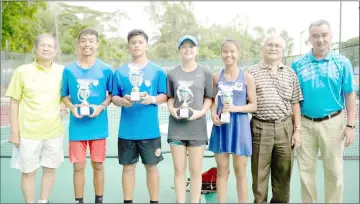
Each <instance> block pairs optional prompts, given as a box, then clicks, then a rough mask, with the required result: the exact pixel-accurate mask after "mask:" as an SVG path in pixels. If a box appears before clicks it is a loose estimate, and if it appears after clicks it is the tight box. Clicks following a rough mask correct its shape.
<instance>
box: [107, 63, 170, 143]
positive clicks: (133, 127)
mask: <svg viewBox="0 0 360 204" xmlns="http://www.w3.org/2000/svg"><path fill="white" fill-rule="evenodd" d="M141 71H142V73H143V82H142V84H141V85H140V87H139V88H140V92H146V93H147V94H148V95H150V96H157V95H159V94H166V74H165V72H164V71H163V70H162V68H161V67H159V66H158V65H156V64H154V63H153V62H151V61H149V62H148V64H147V65H146V67H144V68H143V69H142V70H141ZM132 88H133V86H132V85H131V83H130V80H129V66H128V64H125V65H123V66H121V67H120V68H118V69H116V71H115V72H114V77H113V92H112V95H113V96H115V95H117V96H120V97H123V96H125V95H130V94H131V89H132ZM158 137H160V129H159V117H158V106H157V105H156V104H149V105H143V104H140V103H134V104H133V105H132V106H131V107H122V108H121V119H120V126H119V138H122V139H128V140H144V139H153V138H158Z"/></svg>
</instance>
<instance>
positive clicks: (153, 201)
mask: <svg viewBox="0 0 360 204" xmlns="http://www.w3.org/2000/svg"><path fill="white" fill-rule="evenodd" d="M150 203H159V201H157V200H150Z"/></svg>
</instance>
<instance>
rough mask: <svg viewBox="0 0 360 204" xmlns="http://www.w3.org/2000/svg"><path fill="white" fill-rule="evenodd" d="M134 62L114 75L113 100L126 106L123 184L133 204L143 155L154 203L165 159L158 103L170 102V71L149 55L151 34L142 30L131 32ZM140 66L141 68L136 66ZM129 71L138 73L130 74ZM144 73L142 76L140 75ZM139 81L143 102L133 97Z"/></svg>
mask: <svg viewBox="0 0 360 204" xmlns="http://www.w3.org/2000/svg"><path fill="white" fill-rule="evenodd" d="M127 39H128V45H129V50H130V52H131V55H132V63H129V64H125V65H123V66H121V67H120V68H118V69H117V70H116V71H115V73H114V76H113V92H112V95H113V96H112V102H113V104H115V105H116V106H119V107H122V109H121V119H120V127H119V138H118V154H119V163H120V164H121V165H123V172H122V185H123V193H124V203H131V202H132V200H133V191H134V183H135V165H136V163H137V162H138V160H139V155H140V156H141V160H142V163H143V164H144V165H145V168H146V172H147V173H146V176H147V182H148V190H149V194H150V202H152V203H157V202H158V196H159V172H158V169H157V164H158V163H159V162H160V161H161V160H163V156H162V155H161V138H160V130H159V118H158V104H161V103H164V102H166V101H167V96H166V95H165V94H166V74H165V73H164V71H163V70H162V68H161V67H159V66H158V65H156V64H154V63H153V62H151V61H149V60H148V59H147V57H146V48H147V46H148V36H147V34H146V33H145V32H144V31H142V30H138V29H135V30H132V31H131V32H129V33H128V37H127ZM136 68H137V69H136ZM129 71H131V72H133V71H135V73H138V76H136V75H132V74H131V76H130V77H129ZM139 74H140V76H139ZM136 79H140V80H139V84H138V86H139V92H140V96H141V97H140V98H141V101H140V102H134V101H133V100H131V92H132V91H133V88H134V86H133V84H134V82H136V81H137V80H136Z"/></svg>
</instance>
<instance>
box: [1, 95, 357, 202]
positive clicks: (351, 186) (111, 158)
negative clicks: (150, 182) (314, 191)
mask: <svg viewBox="0 0 360 204" xmlns="http://www.w3.org/2000/svg"><path fill="white" fill-rule="evenodd" d="M358 105H359V104H358ZM358 108H359V107H358ZM8 114H9V107H8V100H7V99H4V98H1V151H0V158H1V191H0V193H1V194H0V198H1V199H0V202H1V203H23V202H24V199H23V195H22V191H21V187H20V185H21V180H20V178H21V173H20V171H18V170H15V169H11V168H10V157H11V153H12V146H11V145H10V144H9V143H8V142H7V139H8V137H9V135H10V126H9V125H10V124H9V116H8ZM168 115H169V113H168V111H167V108H166V106H160V107H159V118H160V127H161V132H162V149H163V153H164V161H162V162H161V163H160V164H159V171H160V196H159V197H160V198H159V202H163V203H175V191H174V189H172V188H171V187H173V164H172V158H171V154H169V153H168V152H169V150H170V147H169V145H168V144H167V143H166V135H167V122H168ZM108 116H109V132H110V134H109V138H108V139H107V159H106V161H105V164H104V165H105V193H104V202H105V203H122V202H123V197H122V185H121V171H122V167H121V166H120V165H119V164H118V161H117V132H118V127H119V120H120V109H119V108H117V107H114V106H110V107H109V108H108ZM358 118H359V117H358V115H357V123H356V124H359V123H358ZM207 119H208V131H210V130H211V126H212V122H211V119H210V115H209V113H208V115H207ZM64 127H65V130H66V131H65V137H64V148H65V149H64V150H65V156H66V158H65V161H64V163H63V164H62V165H61V167H60V168H59V169H58V171H57V174H56V181H55V185H54V188H53V191H52V194H51V197H50V201H51V202H52V203H74V192H73V183H72V165H71V164H70V162H69V161H68V142H67V138H68V137H67V136H68V132H67V128H68V117H66V118H65V119H64ZM206 155H207V156H209V157H206V158H204V162H203V172H205V171H207V170H208V169H210V168H211V167H216V163H215V158H213V157H211V156H212V153H210V152H206ZM295 159H296V158H295ZM89 164H90V159H88V160H87V168H86V172H85V177H86V184H85V194H84V202H86V203H93V202H94V198H95V195H94V190H93V184H92V168H91V165H89ZM230 171H231V172H230V176H229V182H228V200H227V202H229V203H236V202H237V193H236V180H235V175H234V173H233V172H232V169H230ZM322 172H323V167H322V160H321V158H319V160H318V168H317V176H316V179H317V187H318V202H324V199H323V198H324V180H323V173H322ZM40 173H41V170H39V171H38V174H37V177H36V182H37V183H36V196H37V197H36V198H37V199H38V196H39V193H40V182H41V174H40ZM145 175H146V172H145V168H144V167H143V165H142V164H141V163H139V164H138V165H137V169H136V184H135V191H134V202H135V203H149V196H148V192H147V187H146V177H145ZM247 175H248V183H249V200H248V202H249V203H251V202H252V201H253V195H252V190H251V183H252V180H251V171H250V159H249V160H248V168H247ZM188 177H189V173H188V174H187V178H188ZM188 196H189V195H188ZM268 198H269V199H270V198H271V188H269V196H268ZM201 201H202V202H207V203H216V202H217V195H216V193H210V194H206V195H203V196H202V200H201ZM359 201H360V199H359V129H358V125H357V131H356V139H355V141H354V143H353V144H352V145H351V146H350V147H348V148H346V149H345V151H344V202H345V203H359ZM290 202H291V203H299V202H301V193H300V179H299V172H298V167H297V162H294V169H293V173H292V181H291V196H290Z"/></svg>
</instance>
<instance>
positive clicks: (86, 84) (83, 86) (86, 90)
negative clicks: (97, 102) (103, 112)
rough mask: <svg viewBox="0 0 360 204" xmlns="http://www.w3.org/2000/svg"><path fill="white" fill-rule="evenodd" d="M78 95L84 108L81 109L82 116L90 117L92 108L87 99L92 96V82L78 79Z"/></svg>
mask: <svg viewBox="0 0 360 204" xmlns="http://www.w3.org/2000/svg"><path fill="white" fill-rule="evenodd" d="M77 82H78V83H79V84H78V94H77V97H78V99H79V101H81V104H82V105H83V106H81V107H79V109H80V111H79V112H80V115H81V116H88V115H90V107H89V103H88V101H87V99H88V98H89V97H90V95H91V90H90V89H91V83H92V80H86V79H78V80H77Z"/></svg>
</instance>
